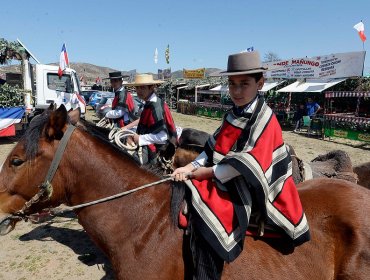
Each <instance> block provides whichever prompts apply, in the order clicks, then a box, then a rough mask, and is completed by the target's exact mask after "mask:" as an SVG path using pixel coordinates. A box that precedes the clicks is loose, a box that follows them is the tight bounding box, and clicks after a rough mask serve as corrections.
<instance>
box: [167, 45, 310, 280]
mask: <svg viewBox="0 0 370 280" xmlns="http://www.w3.org/2000/svg"><path fill="white" fill-rule="evenodd" d="M264 71H266V68H263V67H262V64H261V60H260V55H259V53H258V52H257V51H252V52H243V53H238V54H232V55H230V56H229V58H228V66H227V71H224V72H221V73H220V74H221V75H224V76H228V82H229V93H230V97H231V100H232V101H233V104H234V106H233V108H232V109H231V110H230V111H229V112H227V113H226V114H225V116H224V118H223V121H222V124H221V126H220V127H219V128H218V129H217V130H216V132H215V133H214V134H213V136H211V137H210V138H209V140H208V142H207V143H206V145H205V147H204V151H203V152H202V153H201V154H200V155H199V156H198V157H197V158H196V159H195V160H194V161H193V162H191V163H189V164H188V165H186V166H185V167H180V168H178V169H176V170H175V171H174V172H173V174H172V176H173V177H174V180H176V181H184V182H185V183H186V186H187V187H188V188H189V189H190V196H191V198H189V199H188V203H189V231H190V234H191V237H190V240H191V245H190V246H191V251H192V253H193V258H194V277H195V279H220V278H221V275H222V270H223V265H224V261H226V262H231V261H233V260H235V258H237V257H238V255H239V254H240V253H241V251H242V250H243V244H244V239H245V233H246V230H247V227H248V223H249V220H250V218H251V217H255V221H256V223H257V225H258V226H259V231H258V235H259V236H261V235H263V232H264V227H265V225H269V226H272V227H276V228H278V229H279V230H281V232H283V235H284V236H286V237H287V239H288V240H290V241H291V242H292V244H293V245H296V246H297V245H299V244H301V243H304V242H306V241H308V240H309V239H310V235H309V227H308V223H307V220H306V216H305V214H304V212H303V209H302V205H301V202H300V199H299V196H298V192H297V189H296V186H295V184H294V181H293V178H292V169H291V156H290V154H289V151H288V149H287V147H286V146H285V144H284V141H283V138H282V130H281V128H280V125H279V123H278V121H277V118H276V116H275V115H274V113H273V111H272V110H271V108H270V107H268V105H267V104H266V102H265V100H264V98H263V96H261V95H259V94H258V91H259V90H261V88H262V86H263V84H264V77H263V72H264ZM252 205H253V207H252Z"/></svg>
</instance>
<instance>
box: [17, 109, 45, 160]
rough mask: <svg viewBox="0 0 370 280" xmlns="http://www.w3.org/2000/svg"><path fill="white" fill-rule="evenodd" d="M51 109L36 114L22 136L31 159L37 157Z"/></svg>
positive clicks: (27, 156)
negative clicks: (40, 139) (40, 140)
mask: <svg viewBox="0 0 370 280" xmlns="http://www.w3.org/2000/svg"><path fill="white" fill-rule="evenodd" d="M49 116H50V111H49V110H46V111H45V112H44V113H42V114H40V115H37V116H35V117H34V118H33V119H32V120H31V122H30V124H29V126H28V128H27V130H26V132H25V134H24V135H23V136H22V138H21V140H20V141H21V142H23V145H24V149H25V151H26V159H27V160H30V159H33V158H35V157H36V154H37V151H38V150H39V141H38V140H39V138H40V137H41V134H42V133H43V131H44V127H45V125H46V123H47V122H48V120H49Z"/></svg>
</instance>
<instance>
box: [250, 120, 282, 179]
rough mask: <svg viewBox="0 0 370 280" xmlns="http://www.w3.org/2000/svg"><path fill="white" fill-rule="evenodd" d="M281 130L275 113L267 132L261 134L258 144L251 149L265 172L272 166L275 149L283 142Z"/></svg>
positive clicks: (251, 152)
mask: <svg viewBox="0 0 370 280" xmlns="http://www.w3.org/2000/svg"><path fill="white" fill-rule="evenodd" d="M280 131H281V130H280V125H279V123H278V121H277V119H276V117H275V115H273V116H272V118H271V121H270V122H269V123H268V125H267V127H266V129H265V132H264V133H263V134H262V135H261V136H260V138H259V139H258V141H257V143H256V145H255V146H254V148H253V149H252V150H251V151H250V154H251V155H253V156H254V158H256V159H257V161H258V162H259V164H260V166H261V167H262V170H263V172H266V170H267V169H268V168H269V167H270V165H271V162H272V154H273V152H274V150H276V148H278V147H279V146H281V145H282V144H283V139H282V137H281V133H280Z"/></svg>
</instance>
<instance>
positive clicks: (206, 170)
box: [171, 164, 214, 181]
mask: <svg viewBox="0 0 370 280" xmlns="http://www.w3.org/2000/svg"><path fill="white" fill-rule="evenodd" d="M171 176H172V177H174V180H175V181H186V180H188V179H196V180H204V179H209V178H212V177H214V174H213V168H212V167H199V168H197V169H194V167H193V165H192V164H188V165H186V166H184V167H180V168H177V169H176V170H175V171H174V172H173V173H172V174H171Z"/></svg>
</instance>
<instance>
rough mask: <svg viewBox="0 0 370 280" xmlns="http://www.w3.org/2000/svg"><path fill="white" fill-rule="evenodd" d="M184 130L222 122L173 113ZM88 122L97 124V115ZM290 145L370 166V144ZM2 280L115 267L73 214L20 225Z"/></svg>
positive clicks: (2, 259)
mask: <svg viewBox="0 0 370 280" xmlns="http://www.w3.org/2000/svg"><path fill="white" fill-rule="evenodd" d="M173 116H174V119H175V123H176V125H177V126H181V127H192V128H197V129H200V130H203V131H206V132H209V133H212V132H213V131H214V130H215V129H216V128H217V127H218V126H219V124H220V121H219V120H213V119H208V118H204V117H195V116H189V115H183V114H179V113H173ZM87 118H88V119H91V120H93V119H94V117H93V116H92V111H89V114H88V117H87ZM283 137H284V139H285V142H286V143H288V144H291V145H292V146H293V147H294V149H295V150H296V153H297V155H298V156H300V157H301V158H302V159H303V160H305V161H310V160H312V159H313V158H315V157H316V156H318V155H320V154H325V153H327V152H329V151H331V150H336V149H340V150H344V151H346V152H347V153H348V154H349V155H350V158H351V159H352V162H353V165H359V164H361V163H365V162H368V161H370V144H364V143H360V142H355V141H349V140H342V139H332V140H331V141H329V140H321V139H316V138H312V137H307V136H305V135H304V134H296V133H293V132H292V131H288V130H287V131H283ZM16 141H17V139H16V138H0V165H1V163H2V162H3V161H4V160H5V159H6V156H7V155H8V153H9V152H10V151H11V149H12V148H13V147H14V145H15V144H16ZM0 244H1V245H0V280H2V279H7V280H8V279H9V280H13V279H14V280H21V279H24V280H25V279H38V280H50V279H82V280H85V279H86V280H91V279H113V274H112V271H111V267H110V264H109V262H108V260H107V259H106V258H105V257H104V255H103V254H102V253H101V252H100V251H99V249H98V248H97V247H96V246H95V245H94V244H93V243H92V242H91V241H90V239H89V237H88V236H87V234H86V233H85V232H84V230H83V229H82V227H81V226H80V225H79V224H78V222H77V220H76V218H75V216H74V215H73V214H70V215H65V216H63V217H57V218H54V219H53V220H51V221H49V222H43V223H39V224H33V223H30V222H27V223H25V222H20V223H19V224H18V225H17V227H16V228H15V230H14V231H12V232H11V233H10V234H8V235H6V236H2V237H0Z"/></svg>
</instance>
